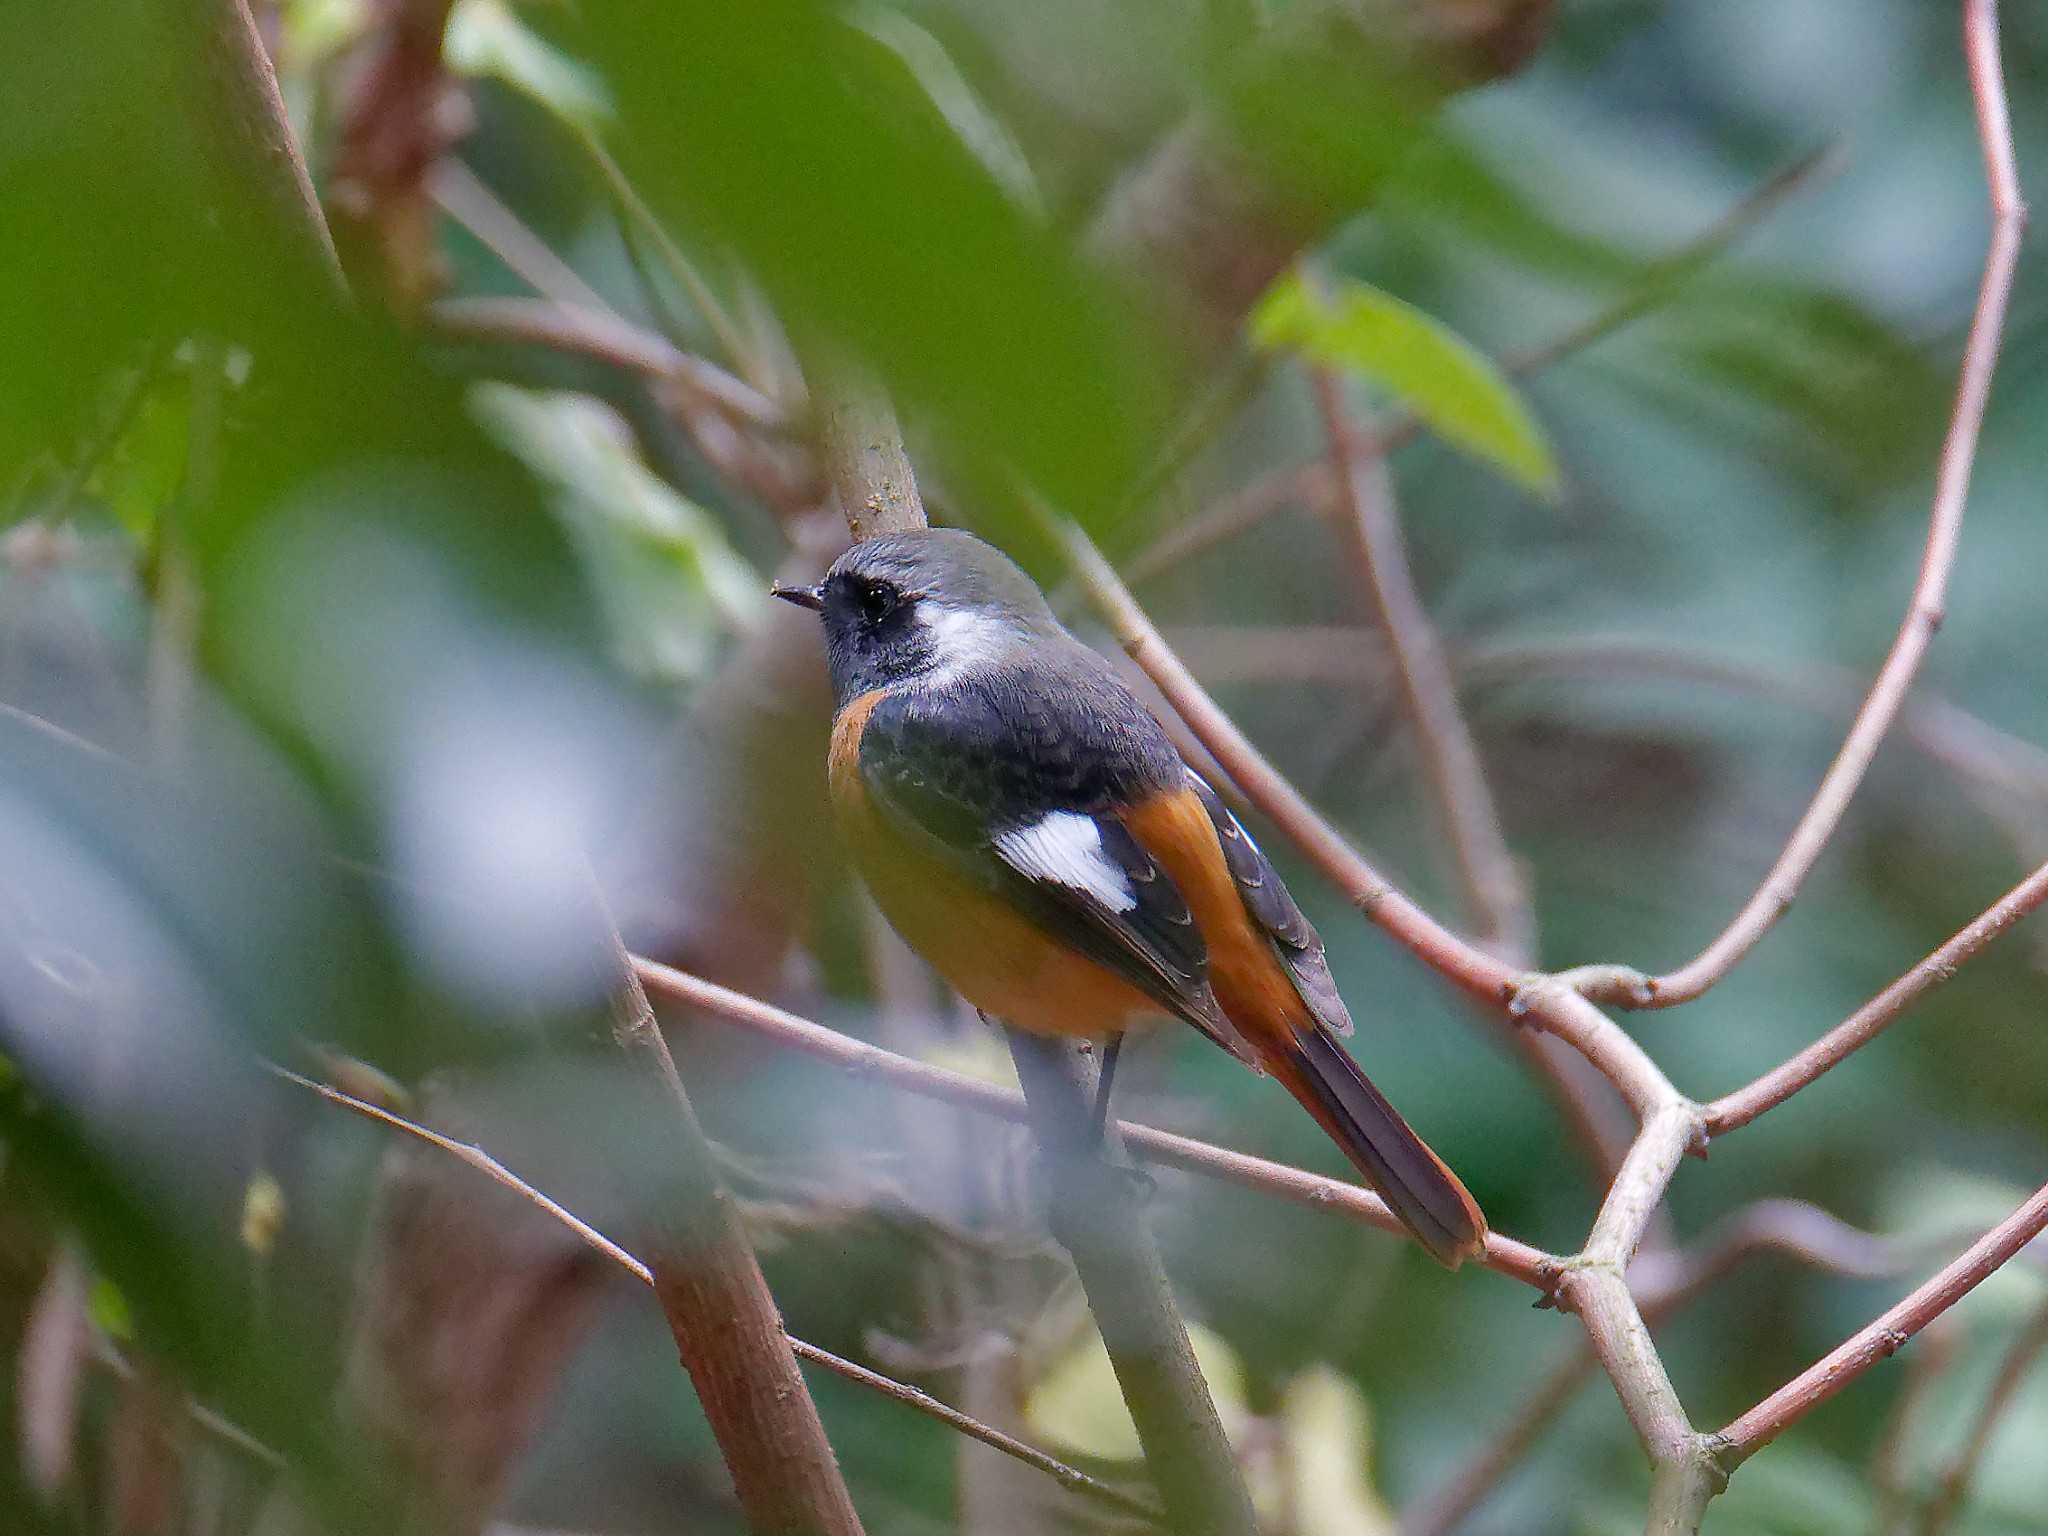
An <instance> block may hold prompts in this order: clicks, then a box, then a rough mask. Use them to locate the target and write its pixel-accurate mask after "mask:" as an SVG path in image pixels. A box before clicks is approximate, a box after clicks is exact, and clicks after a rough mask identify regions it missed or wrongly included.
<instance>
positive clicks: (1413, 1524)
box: [1396, 1344, 1599, 1536]
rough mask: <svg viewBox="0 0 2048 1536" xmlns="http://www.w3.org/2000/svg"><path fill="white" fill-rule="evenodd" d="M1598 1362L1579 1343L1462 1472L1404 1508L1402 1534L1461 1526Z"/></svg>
mask: <svg viewBox="0 0 2048 1536" xmlns="http://www.w3.org/2000/svg"><path fill="white" fill-rule="evenodd" d="M1598 1364H1599V1361H1598V1360H1597V1359H1596V1358H1595V1357H1594V1354H1593V1351H1592V1349H1591V1348H1590V1347H1589V1346H1587V1345H1585V1344H1574V1345H1573V1346H1572V1348H1571V1349H1570V1350H1568V1351H1567V1352H1566V1353H1565V1354H1564V1355H1563V1356H1561V1357H1560V1358H1559V1359H1558V1361H1557V1363H1556V1364H1554V1365H1552V1366H1551V1367H1550V1369H1549V1370H1547V1371H1545V1372H1544V1373H1543V1375H1542V1376H1541V1377H1539V1378H1538V1379H1537V1382H1536V1385H1535V1386H1533V1387H1531V1388H1530V1389H1529V1392H1528V1395H1527V1396H1526V1397H1524V1398H1523V1399H1522V1401H1521V1402H1520V1403H1518V1404H1517V1405H1516V1406H1515V1409H1514V1411H1513V1412H1511V1413H1510V1414H1509V1415H1508V1417H1507V1419H1506V1421H1505V1422H1504V1423H1503V1424H1502V1425H1501V1427H1500V1429H1499V1430H1497V1431H1496V1432H1495V1433H1494V1435H1493V1436H1492V1437H1491V1438H1490V1439H1488V1440H1486V1441H1485V1442H1483V1443H1482V1444H1481V1445H1480V1446H1479V1448H1478V1449H1477V1450H1476V1451H1474V1452H1473V1453H1472V1455H1471V1456H1470V1457H1469V1458H1468V1459H1466V1460H1465V1461H1463V1462H1461V1463H1460V1464H1459V1466H1458V1469H1457V1471H1455V1472H1453V1473H1452V1474H1451V1476H1450V1477H1449V1478H1448V1479H1447V1480H1446V1481H1445V1482H1444V1483H1443V1484H1442V1485H1440V1486H1439V1487H1437V1488H1436V1489H1435V1490H1433V1491H1432V1492H1430V1493H1429V1494H1427V1495H1425V1496H1424V1497H1422V1498H1419V1499H1416V1500H1414V1501H1412V1502H1411V1503H1410V1504H1409V1505H1408V1506H1407V1508H1405V1509H1403V1510H1402V1511H1401V1519H1400V1523H1399V1525H1398V1526H1397V1527H1396V1529H1397V1530H1398V1532H1399V1536H1444V1533H1445V1532H1447V1531H1451V1530H1455V1529H1456V1528H1457V1527H1458V1526H1459V1525H1461V1524H1462V1523H1463V1522H1464V1520H1465V1517H1466V1516H1467V1515H1469V1514H1471V1513H1472V1511H1473V1510H1475V1509H1477V1508H1478V1507H1479V1505H1480V1503H1481V1501H1483V1500H1484V1499H1485V1498H1486V1496H1487V1495H1488V1494H1489V1493H1491V1492H1492V1491H1493V1489H1494V1488H1495V1486H1497V1485H1498V1484H1499V1482H1500V1480H1501V1479H1502V1478H1503V1477H1505V1476H1507V1474H1508V1471H1509V1470H1510V1469H1511V1468H1512V1467H1513V1466H1514V1465H1515V1463H1516V1462H1518V1461H1520V1460H1521V1459H1522V1458H1523V1457H1524V1456H1526V1455H1528V1453H1529V1451H1530V1450H1531V1448H1533V1447H1534V1446H1535V1444H1536V1442H1537V1440H1539V1439H1540V1438H1541V1437H1542V1434H1543V1431H1544V1430H1545V1429H1547V1428H1549V1426H1550V1424H1551V1421H1552V1420H1554V1419H1555V1418H1556V1417H1557V1416H1558V1415H1559V1414H1560V1413H1562V1412H1564V1410H1565V1409H1566V1408H1567V1407H1569V1406H1570V1404H1571V1401H1572V1399H1573V1398H1575V1397H1577V1396H1578V1395H1579V1389H1580V1388H1582V1387H1583V1386H1585V1384H1586V1382H1587V1380H1588V1379H1589V1378H1590V1377H1591V1376H1592V1375H1593V1373H1594V1370H1595V1369H1596V1368H1597V1366H1598Z"/></svg>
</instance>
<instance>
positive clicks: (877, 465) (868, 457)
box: [814, 359, 925, 539]
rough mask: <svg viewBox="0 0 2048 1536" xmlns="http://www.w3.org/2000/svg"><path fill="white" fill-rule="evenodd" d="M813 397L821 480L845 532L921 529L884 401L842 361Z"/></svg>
mask: <svg viewBox="0 0 2048 1536" xmlns="http://www.w3.org/2000/svg"><path fill="white" fill-rule="evenodd" d="M814 393H815V396H816V399H817V400H818V403H819V406H820V410H819V412H818V415H819V432H818V439H819V441H818V449H819V456H820V458H821V459H822V460H823V466H824V470H825V478H826V481H827V482H828V483H829V484H830V485H831V486H832V488H833V489H834V490H835V491H836V492H838V495H839V507H840V511H841V513H842V514H843V515H844V516H845V518H846V527H847V530H848V531H849V532H850V533H852V535H853V536H854V538H856V539H871V538H873V537H874V536H875V535H876V534H880V533H903V532H906V531H909V530H911V529H916V528H922V527H924V526H925V515H924V500H923V498H922V497H920V496H919V495H918V493H917V477H916V475H915V474H913V473H912V471H911V467H910V456H909V454H907V453H905V452H904V449H903V431H902V428H900V427H898V426H897V425H896V412H895V411H894V409H893V408H891V406H890V404H889V401H888V397H887V396H885V395H884V394H883V393H882V392H881V390H880V389H879V388H878V387H877V386H876V385H875V383H874V381H873V380H871V379H869V378H868V377H866V375H865V373H864V371H863V370H862V369H860V368H859V367H858V366H857V365H855V364H854V363H852V362H850V361H847V360H844V359H840V360H836V361H834V362H833V363H832V364H831V366H830V367H828V368H827V369H825V377H824V378H823V380H822V381H821V383H820V385H819V388H818V389H817V390H816V391H815V392H814Z"/></svg>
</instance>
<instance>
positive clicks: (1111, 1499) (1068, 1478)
mask: <svg viewBox="0 0 2048 1536" xmlns="http://www.w3.org/2000/svg"><path fill="white" fill-rule="evenodd" d="M269 1070H270V1071H271V1072H272V1073H273V1074H275V1075H276V1076H278V1077H280V1078H282V1079H283V1080H284V1081H286V1082H288V1083H295V1084H297V1085H298V1086H299V1087H301V1088H304V1089H306V1090H308V1091H309V1092H312V1093H317V1094H318V1095H319V1096H320V1097H321V1098H323V1099H325V1100H327V1102H328V1103H330V1104H336V1105H339V1106H340V1107H341V1108H343V1109H346V1110H349V1111H351V1112H352V1113H354V1114H357V1115H360V1116H362V1117H363V1118H364V1119H366V1120H374V1121H375V1122H377V1123H378V1124H379V1125H384V1126H389V1127H390V1128H391V1129H392V1130H395V1131H399V1132H402V1133H403V1134H405V1135H407V1136H410V1137H412V1138H414V1139H415V1140H417V1141H422V1142H425V1143H426V1144H427V1145H428V1146H430V1147H434V1148H437V1149H438V1150H440V1151H442V1152H445V1153H447V1154H448V1155H449V1156H450V1157H453V1158H455V1159H456V1160H457V1161H459V1162H462V1163H465V1164H467V1165H468V1166H469V1167H471V1168H474V1169H476V1170H477V1171H478V1172H479V1173H481V1174H483V1175H484V1176H485V1177H486V1178H489V1179H492V1180H494V1181H496V1182H497V1183H498V1184H500V1185H501V1186H503V1187H504V1188H506V1189H508V1190H510V1191H511V1192H512V1193H513V1194H515V1195H518V1196H519V1197H520V1198H521V1199H523V1200H526V1201H528V1202H530V1203H531V1204H533V1205H534V1206H536V1207H537V1208H538V1209H540V1210H541V1211H543V1212H545V1213H546V1214H547V1215H548V1216H550V1217H552V1218H553V1219H554V1220H555V1221H557V1222H559V1223H561V1225H562V1226H564V1227H565V1228H567V1229H568V1230H569V1231H570V1232H572V1233H574V1234H575V1235H576V1237H577V1238H578V1239H580V1240H581V1241H582V1242H583V1243H585V1244H586V1245H588V1246H589V1247H590V1248H591V1249H592V1250H594V1251H595V1252H597V1253H599V1254H602V1255H603V1256H604V1257H605V1258H606V1259H609V1260H610V1261H611V1262H612V1263H613V1264H614V1265H616V1266H617V1267H618V1268H619V1269H621V1270H623V1271H625V1273H627V1274H629V1275H631V1276H632V1277H633V1278H634V1279H635V1280H637V1281H639V1282H640V1283H641V1284H642V1285H644V1286H646V1287H648V1289H649V1290H652V1289H653V1288H654V1284H655V1281H654V1271H653V1270H651V1269H649V1268H648V1267H647V1266H646V1265H645V1264H644V1263H642V1262H641V1261H640V1260H639V1259H637V1258H635V1257H634V1256H633V1255H632V1254H631V1253H629V1252H628V1251H627V1250H626V1249H624V1248H622V1247H621V1246H620V1245H619V1244H617V1243H615V1242H613V1241H612V1240H611V1239H610V1238H608V1237H606V1236H605V1235H604V1234H603V1233H602V1232H600V1231H598V1230H597V1228H595V1227H593V1226H592V1225H590V1223H589V1222H587V1221H585V1220H584V1219H583V1218H582V1217H580V1216H578V1215H577V1214H576V1213H575V1212H574V1211H572V1210H570V1209H569V1208H568V1207H567V1206H565V1205H563V1204H562V1203H561V1202H560V1201H558V1200H556V1199H555V1198H554V1197H553V1196H551V1195H548V1194H546V1193H545V1192H543V1191H542V1190H539V1189H537V1188H535V1187H534V1186H533V1185H531V1184H529V1183H527V1182H526V1180H524V1179H522V1178H520V1177H519V1175H518V1174H516V1173H514V1172H513V1171H512V1170H511V1169H509V1168H507V1167H506V1166H505V1165H504V1164H503V1163H501V1162H499V1161H498V1160H497V1159H496V1158H495V1157H492V1156H491V1155H490V1153H488V1152H486V1151H484V1149H483V1148H482V1147H479V1146H477V1145H476V1144H475V1143H474V1142H468V1141H459V1140H457V1139H456V1138H454V1137H452V1136H444V1135H443V1134H442V1133H441V1132H439V1131H436V1130H433V1129H431V1128H430V1127H428V1126H424V1125H422V1124H420V1123H419V1122H418V1121H417V1120H409V1119H407V1118H406V1117H405V1116H403V1115H399V1114H396V1113H394V1112H392V1111H391V1110H388V1109H386V1108H384V1107H383V1106H381V1105H378V1104H372V1103H370V1102H369V1101H368V1100H366V1099H359V1098H357V1097H356V1096H355V1095H354V1094H351V1093H345V1092H343V1091H342V1090H341V1089H339V1088H336V1087H333V1086H331V1085H330V1084H327V1083H323V1082H319V1081H317V1080H316V1079H314V1078H310V1077H305V1076H302V1075H301V1074H299V1073H297V1072H293V1071H291V1070H290V1069H289V1068H286V1067H281V1066H277V1065H275V1064H270V1067H269ZM788 1338H789V1347H790V1349H791V1351H792V1352H793V1353H794V1354H795V1355H796V1357H797V1358H798V1359H799V1360H807V1361H809V1362H811V1363H812V1364H813V1365H817V1366H820V1367H822V1368H823V1369H825V1370H828V1371H831V1372H832V1373H833V1374H835V1375H838V1376H842V1377H844V1378H845V1379H846V1380H848V1381H851V1382H854V1383H856V1384H858V1385H860V1386H863V1387H866V1388H867V1389H869V1390H870V1391H873V1392H877V1393H880V1394H881V1395H882V1396H884V1397H887V1398H891V1399H893V1400H894V1401H896V1402H899V1403H902V1404H903V1405H904V1406H905V1407H907V1408H911V1409H913V1410H915V1411H916V1412H918V1413H921V1414H924V1415H925V1416H926V1417H927V1418H932V1419H936V1420H938V1421H939V1422H940V1423H941V1424H944V1425H946V1426H947V1427H948V1428H950V1429H954V1430H958V1431H959V1432H960V1433H961V1434H963V1435H967V1436H969V1437H970V1438H972V1439H975V1440H979V1441H980V1442H981V1443H982V1444H983V1445H986V1446H990V1447H992V1448H993V1449H995V1450H998V1451H1001V1452H1002V1453H1003V1454H1004V1455H1005V1456H1010V1457H1014V1458H1015V1459H1016V1460H1018V1461H1021V1462H1023V1463H1024V1464H1025V1465H1027V1466H1030V1467H1034V1468H1036V1469H1037V1470H1038V1471H1040V1472H1043V1473H1045V1474H1046V1475H1047V1476H1049V1477H1051V1478H1053V1479H1055V1480H1056V1481H1057V1482H1059V1483H1060V1484H1061V1485H1062V1486H1063V1487H1066V1488H1071V1489H1072V1490H1074V1491H1075V1492H1076V1493H1082V1494H1086V1495H1087V1496H1088V1497H1089V1498H1092V1499H1095V1500H1097V1501H1098V1502H1100V1503H1103V1504H1105V1505H1108V1506H1111V1507H1113V1508H1116V1509H1120V1510H1122V1511H1123V1512H1124V1513H1125V1514H1130V1515H1137V1516H1139V1517H1141V1518H1144V1519H1152V1518H1154V1517H1156V1515H1157V1511H1156V1510H1154V1509H1153V1508H1152V1507H1151V1506H1150V1505H1148V1504H1146V1503H1145V1502H1144V1501H1143V1500H1141V1499H1134V1498H1132V1497H1131V1496H1130V1495H1129V1494H1127V1493H1124V1492H1122V1491H1121V1490H1120V1489H1116V1488H1112V1487H1111V1486H1110V1485H1109V1484H1107V1483H1105V1482H1103V1481H1101V1480H1100V1479H1099V1478H1094V1477H1090V1476H1089V1475H1088V1474H1087V1473H1086V1472H1083V1471H1081V1470H1080V1469H1079V1468H1077V1467H1071V1466H1069V1465H1067V1464H1066V1463H1065V1462H1063V1461H1061V1460H1059V1459H1058V1458H1057V1457H1054V1456H1048V1455H1047V1454H1046V1453H1045V1452H1043V1451H1041V1450H1039V1449H1038V1448H1037V1447H1035V1446H1031V1445H1026V1444H1025V1443H1024V1442H1023V1441H1021V1440H1019V1439H1017V1438H1016V1437H1015V1436H1013V1435H1006V1434H1004V1433H1003V1432H1002V1431H1001V1430H999V1429H996V1428H994V1427H993V1426H991V1425H988V1424H984V1423H982V1422H981V1421H980V1420H979V1419H975V1418H972V1417H970V1416H969V1415H967V1414H964V1413H962V1412H961V1411H960V1410H959V1409H957V1408H954V1407H951V1406H950V1405H948V1404H946V1403H942V1402H940V1401H939V1400H938V1399H937V1398H935V1397H933V1396H932V1395H931V1394H930V1393H929V1392H925V1391H922V1390H920V1389H919V1388H917V1387H913V1386H911V1385H910V1384H909V1383H908V1382H903V1381H898V1380H896V1379H895V1378H894V1377H893V1376H885V1375H883V1374H882V1373H881V1372H879V1371H874V1370H870V1369H869V1368H868V1367H866V1366H864V1365H858V1364H856V1363H855V1362H853V1361H851V1360H848V1359H846V1358H845V1357H844V1356H842V1355H835V1354H833V1353H832V1351H830V1350H828V1349H821V1348H819V1347H818V1346H817V1345H816V1344H811V1343H807V1342H805V1341H804V1340H803V1339H800V1338H798V1337H797V1336H796V1335H795V1334H789V1335H788ZM196 1411H197V1409H196V1405H195V1412H196ZM270 1454H271V1455H273V1456H274V1455H275V1453H270ZM276 1464H278V1465H281V1464H282V1463H281V1462H278V1463H276Z"/></svg>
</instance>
